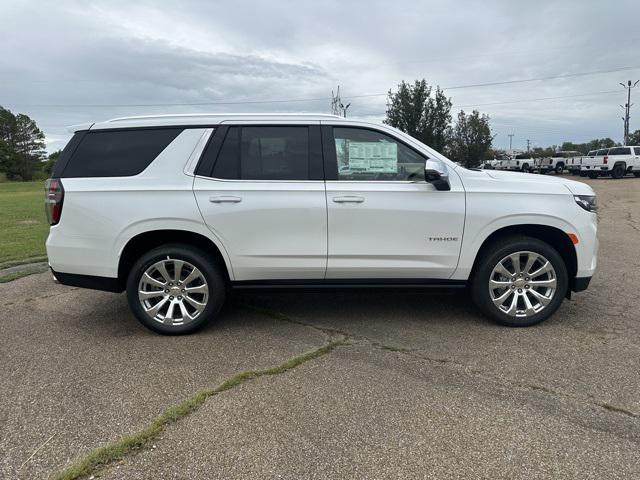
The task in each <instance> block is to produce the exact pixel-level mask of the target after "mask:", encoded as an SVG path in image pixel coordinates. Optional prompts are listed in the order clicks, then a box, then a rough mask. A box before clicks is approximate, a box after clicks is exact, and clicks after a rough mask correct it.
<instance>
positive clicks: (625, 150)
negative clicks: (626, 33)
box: [609, 147, 631, 155]
mask: <svg viewBox="0 0 640 480" xmlns="http://www.w3.org/2000/svg"><path fill="white" fill-rule="evenodd" d="M609 155H631V149H630V148H629V147H617V148H612V149H611V150H609Z"/></svg>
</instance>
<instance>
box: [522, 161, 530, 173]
mask: <svg viewBox="0 0 640 480" xmlns="http://www.w3.org/2000/svg"><path fill="white" fill-rule="evenodd" d="M522 171H523V172H524V173H529V172H530V171H531V169H530V168H529V164H528V163H525V164H524V165H522Z"/></svg>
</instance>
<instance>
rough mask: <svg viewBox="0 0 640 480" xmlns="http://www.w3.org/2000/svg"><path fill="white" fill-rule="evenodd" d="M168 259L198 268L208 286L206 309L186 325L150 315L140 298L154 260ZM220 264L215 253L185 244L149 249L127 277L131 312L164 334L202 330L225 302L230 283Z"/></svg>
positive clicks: (147, 325) (213, 318)
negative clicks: (144, 276) (142, 281)
mask: <svg viewBox="0 0 640 480" xmlns="http://www.w3.org/2000/svg"><path fill="white" fill-rule="evenodd" d="M168 258H170V259H172V260H174V259H175V260H183V261H186V262H188V263H190V264H191V265H193V266H195V267H197V269H198V270H200V272H201V273H202V276H203V277H204V279H205V281H206V283H207V287H208V298H207V301H206V306H205V307H204V310H202V312H201V313H199V314H198V315H197V316H195V315H194V317H195V318H194V319H193V320H191V321H189V322H187V323H185V324H183V325H165V324H164V323H161V322H160V321H158V320H155V319H153V318H151V317H150V316H148V315H147V313H146V312H145V310H144V308H143V305H142V304H141V302H140V300H139V299H138V288H139V287H138V285H139V283H140V279H141V278H142V275H143V274H144V272H145V271H146V270H147V269H148V268H149V267H151V266H152V265H153V264H154V263H156V262H159V261H161V260H164V259H168ZM217 263H218V262H216V259H215V258H214V257H213V256H211V255H209V254H207V253H205V252H204V251H202V250H200V249H198V248H195V247H192V246H190V245H185V244H179V243H176V244H167V245H162V246H160V247H157V248H154V249H153V250H150V251H149V252H147V253H145V254H144V255H142V257H140V258H139V259H138V261H137V262H136V263H135V264H134V265H133V267H132V268H131V271H130V272H129V276H128V278H127V300H128V302H129V307H130V309H131V311H132V312H133V314H134V315H135V316H136V318H137V319H138V320H139V321H140V323H142V324H143V325H144V326H145V327H147V328H148V329H150V330H153V331H154V332H157V333H161V334H163V335H182V334H188V333H193V332H195V331H197V330H200V329H201V328H202V327H204V326H205V325H207V324H208V323H210V322H212V321H213V320H215V319H216V317H217V315H218V313H219V312H220V309H221V308H222V305H223V304H224V299H225V295H226V288H227V285H226V281H225V276H224V274H223V272H222V268H221V267H220V266H218V264H217ZM171 298H173V297H171ZM178 298H179V297H178ZM192 298H193V297H192Z"/></svg>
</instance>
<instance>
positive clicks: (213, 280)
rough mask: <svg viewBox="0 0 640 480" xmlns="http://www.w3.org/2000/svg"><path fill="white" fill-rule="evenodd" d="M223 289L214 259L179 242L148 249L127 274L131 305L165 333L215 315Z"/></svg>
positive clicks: (185, 330) (143, 320)
mask: <svg viewBox="0 0 640 480" xmlns="http://www.w3.org/2000/svg"><path fill="white" fill-rule="evenodd" d="M225 291H226V284H225V280H224V276H223V274H222V272H221V269H220V268H219V267H218V266H217V265H216V261H215V259H214V258H213V257H211V256H210V255H207V254H206V253H205V252H203V251H201V250H200V249H197V248H194V247H191V246H188V245H182V244H169V245H163V246H160V247H158V248H155V249H153V250H151V251H149V252H147V253H146V254H144V255H143V256H142V257H141V258H140V259H139V260H138V261H137V262H136V263H135V264H134V266H133V267H132V269H131V271H130V272H129V277H128V279H127V299H128V301H129V307H130V308H131V311H132V312H133V313H134V315H135V316H136V318H137V319H138V320H139V321H140V322H141V323H142V324H143V325H144V326H145V327H147V328H149V329H151V330H153V331H155V332H158V333H162V334H166V335H177V334H185V333H192V332H194V331H196V330H198V329H200V328H202V327H203V326H204V325H206V324H207V323H209V322H210V321H212V320H214V319H215V318H216V316H217V314H218V312H219V311H220V308H221V307H222V304H223V303H224V298H225V293H226V292H225Z"/></svg>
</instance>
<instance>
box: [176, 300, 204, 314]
mask: <svg viewBox="0 0 640 480" xmlns="http://www.w3.org/2000/svg"><path fill="white" fill-rule="evenodd" d="M182 298H184V299H185V300H186V301H187V302H189V304H190V305H191V306H192V307H193V308H195V309H196V310H197V311H198V312H201V311H202V310H204V307H206V303H201V302H198V301H196V300H194V299H193V298H191V297H182Z"/></svg>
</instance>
